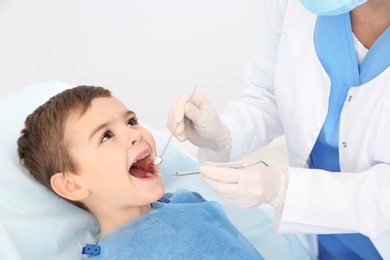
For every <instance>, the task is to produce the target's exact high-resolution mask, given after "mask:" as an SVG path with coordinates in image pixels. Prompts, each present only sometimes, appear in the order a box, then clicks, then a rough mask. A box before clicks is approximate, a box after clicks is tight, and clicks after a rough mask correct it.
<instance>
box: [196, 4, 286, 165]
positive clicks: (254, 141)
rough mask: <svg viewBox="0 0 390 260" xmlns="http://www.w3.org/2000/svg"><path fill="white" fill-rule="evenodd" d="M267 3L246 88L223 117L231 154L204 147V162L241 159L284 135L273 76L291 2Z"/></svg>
mask: <svg viewBox="0 0 390 260" xmlns="http://www.w3.org/2000/svg"><path fill="white" fill-rule="evenodd" d="M263 4H264V5H263V9H262V12H261V14H260V15H261V17H262V19H261V20H262V28H261V32H260V38H259V41H258V44H257V47H256V50H255V52H254V53H253V55H252V59H251V60H250V62H249V64H248V68H247V72H246V76H245V87H244V88H243V90H242V91H241V94H240V96H239V97H238V99H236V100H234V101H232V102H230V103H229V104H228V105H227V106H226V108H225V110H224V112H223V114H222V115H221V119H222V121H223V122H224V123H225V124H226V126H227V127H228V129H229V131H230V133H231V136H232V150H231V153H230V155H226V154H219V153H215V152H214V151H212V150H210V149H205V148H200V149H199V154H198V157H199V160H200V161H205V160H210V161H227V160H230V161H235V160H239V159H241V158H242V157H244V156H246V155H248V154H250V153H251V152H253V151H255V150H256V149H258V148H260V147H262V146H264V145H266V144H268V143H269V142H270V141H271V140H272V139H274V138H275V137H277V136H280V135H282V134H283V131H282V125H281V122H280V119H279V116H278V111H277V107H276V102H275V98H274V89H273V82H274V79H273V77H274V66H275V61H276V56H277V50H278V45H279V40H280V35H281V30H282V26H283V17H284V13H285V9H286V6H287V0H265V1H263Z"/></svg>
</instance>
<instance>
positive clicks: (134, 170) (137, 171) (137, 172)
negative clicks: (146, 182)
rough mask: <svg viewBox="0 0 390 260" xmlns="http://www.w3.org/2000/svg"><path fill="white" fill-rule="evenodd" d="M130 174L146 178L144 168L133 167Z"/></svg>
mask: <svg viewBox="0 0 390 260" xmlns="http://www.w3.org/2000/svg"><path fill="white" fill-rule="evenodd" d="M130 175H133V176H134V177H137V178H146V175H145V172H144V171H143V170H140V169H138V168H131V169H130Z"/></svg>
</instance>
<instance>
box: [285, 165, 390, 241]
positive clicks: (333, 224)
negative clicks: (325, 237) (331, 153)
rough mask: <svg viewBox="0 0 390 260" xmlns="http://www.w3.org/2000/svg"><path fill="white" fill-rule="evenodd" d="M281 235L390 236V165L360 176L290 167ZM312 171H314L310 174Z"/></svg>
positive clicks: (369, 170)
mask: <svg viewBox="0 0 390 260" xmlns="http://www.w3.org/2000/svg"><path fill="white" fill-rule="evenodd" d="M289 171H290V177H289V185H288V192H287V197H286V203H285V206H284V209H283V214H282V218H281V222H280V223H278V224H279V225H278V226H279V230H278V231H279V232H294V233H311V234H315V233H322V234H324V233H325V234H327V233H361V234H364V235H366V236H368V237H372V238H374V237H378V236H383V235H389V234H390V219H389V216H390V189H389V187H390V174H389V172H390V166H389V165H387V164H377V165H375V166H373V167H372V168H370V169H368V170H367V171H364V172H360V173H347V172H343V173H332V172H327V171H323V170H313V169H310V170H309V169H300V168H289ZM308 171H310V172H308Z"/></svg>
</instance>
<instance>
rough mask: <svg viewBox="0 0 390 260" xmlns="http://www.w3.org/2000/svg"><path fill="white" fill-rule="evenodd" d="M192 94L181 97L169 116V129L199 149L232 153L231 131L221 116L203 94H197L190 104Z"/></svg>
mask: <svg viewBox="0 0 390 260" xmlns="http://www.w3.org/2000/svg"><path fill="white" fill-rule="evenodd" d="M189 97H190V94H188V95H183V96H181V97H179V98H178V99H177V100H176V101H175V102H174V103H173V104H172V105H171V108H170V111H169V115H168V125H167V126H168V129H169V130H170V131H171V132H173V131H174V130H175V127H176V126H177V129H176V131H175V134H174V135H175V137H176V138H177V139H178V140H179V141H181V142H183V141H185V140H189V141H190V142H191V143H193V144H194V145H196V146H198V147H204V148H209V149H212V150H214V151H217V152H218V151H226V150H227V149H228V150H229V152H230V149H231V136H230V131H229V130H228V128H227V127H226V125H225V124H223V123H222V121H221V119H220V118H219V115H218V114H217V112H216V111H215V109H214V108H213V106H212V105H211V104H210V102H209V101H208V100H207V98H206V96H204V95H203V94H202V93H199V92H197V93H195V94H194V95H193V97H192V99H191V101H190V102H188V100H189Z"/></svg>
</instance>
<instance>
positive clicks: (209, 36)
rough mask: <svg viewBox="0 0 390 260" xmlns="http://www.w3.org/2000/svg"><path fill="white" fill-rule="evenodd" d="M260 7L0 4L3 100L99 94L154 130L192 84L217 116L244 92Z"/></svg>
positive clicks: (210, 2)
mask: <svg viewBox="0 0 390 260" xmlns="http://www.w3.org/2000/svg"><path fill="white" fill-rule="evenodd" d="M261 2H262V0H246V1H235V0H164V1H162V0H66V1H53V0H0V46H1V48H0V71H1V77H0V98H3V97H5V96H8V95H11V94H14V93H15V92H17V91H18V90H20V89H22V88H23V87H24V86H26V85H29V84H34V83H40V82H46V81H52V80H56V81H62V82H65V83H69V84H73V85H81V84H86V85H100V86H104V87H107V88H110V89H111V90H112V91H113V93H114V95H116V96H117V97H119V98H120V99H121V100H122V101H123V102H124V103H126V105H127V106H128V107H129V108H130V109H132V110H134V111H135V112H136V113H137V114H138V116H139V118H140V119H141V120H142V121H144V122H146V123H148V124H149V125H151V126H152V127H154V128H156V129H159V130H160V129H161V130H165V129H166V121H167V114H168V111H169V106H170V104H171V103H172V102H173V101H174V99H175V98H176V97H178V96H179V95H180V94H183V93H186V92H191V91H192V89H193V87H194V86H195V84H197V83H199V87H198V90H199V91H202V92H204V93H206V95H207V96H208V97H209V99H210V100H211V102H212V103H213V104H214V105H215V108H216V109H217V110H218V111H219V112H221V111H222V110H223V107H224V106H225V105H226V103H227V102H229V101H230V100H232V99H234V98H235V97H236V96H237V95H238V93H239V91H240V89H241V88H242V87H243V86H244V74H245V69H246V65H247V62H248V60H249V58H250V56H251V53H252V51H253V50H254V48H255V45H256V42H257V40H258V35H259V33H258V32H259V28H260V26H261V24H260V17H259V10H260V8H261Z"/></svg>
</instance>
